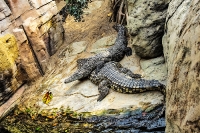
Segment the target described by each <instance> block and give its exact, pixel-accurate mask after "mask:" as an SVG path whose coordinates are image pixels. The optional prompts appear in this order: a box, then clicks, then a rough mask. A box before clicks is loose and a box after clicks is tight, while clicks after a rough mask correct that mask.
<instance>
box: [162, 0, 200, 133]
mask: <svg viewBox="0 0 200 133" xmlns="http://www.w3.org/2000/svg"><path fill="white" fill-rule="evenodd" d="M199 8H200V1H199V0H178V1H177V0H172V1H171V2H170V4H169V9H168V15H167V19H166V27H165V28H166V29H165V31H166V32H165V34H164V37H163V48H164V55H165V59H166V63H167V68H168V80H167V97H166V101H167V108H166V118H167V119H166V122H167V123H166V124H167V127H166V132H173V133H198V132H200V111H199V110H200V102H199V101H200V91H199V90H200V88H199V87H200V45H199V42H200V25H199V21H200V18H199V15H200V11H199Z"/></svg>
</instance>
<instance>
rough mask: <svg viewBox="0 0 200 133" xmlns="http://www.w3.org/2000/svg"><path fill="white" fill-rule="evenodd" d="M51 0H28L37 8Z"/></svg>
mask: <svg viewBox="0 0 200 133" xmlns="http://www.w3.org/2000/svg"><path fill="white" fill-rule="evenodd" d="M51 1H52V0H29V3H30V5H31V6H33V7H34V8H39V7H41V6H43V5H46V4H47V3H49V2H51Z"/></svg>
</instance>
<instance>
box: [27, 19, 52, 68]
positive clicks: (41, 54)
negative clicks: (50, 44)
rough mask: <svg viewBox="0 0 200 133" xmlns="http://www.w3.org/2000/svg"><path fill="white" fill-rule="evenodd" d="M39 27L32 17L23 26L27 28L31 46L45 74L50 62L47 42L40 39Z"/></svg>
mask: <svg viewBox="0 0 200 133" xmlns="http://www.w3.org/2000/svg"><path fill="white" fill-rule="evenodd" d="M38 25H39V24H38V22H37V21H33V19H32V18H31V17H30V18H28V19H26V21H25V22H24V23H23V26H24V28H25V31H26V34H27V35H28V38H29V41H30V44H31V46H32V48H33V51H34V53H35V55H36V58H37V60H38V62H39V65H41V68H42V70H41V71H43V72H45V70H46V65H47V62H48V60H49V54H48V51H47V48H46V45H45V42H44V41H43V39H42V38H40V36H41V34H40V31H39V29H38Z"/></svg>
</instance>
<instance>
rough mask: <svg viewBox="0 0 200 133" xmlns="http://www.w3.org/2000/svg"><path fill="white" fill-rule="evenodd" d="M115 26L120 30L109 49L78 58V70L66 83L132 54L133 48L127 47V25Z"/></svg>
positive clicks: (86, 75)
mask: <svg viewBox="0 0 200 133" xmlns="http://www.w3.org/2000/svg"><path fill="white" fill-rule="evenodd" d="M113 28H114V29H115V30H116V31H118V35H117V39H116V41H115V44H114V45H113V46H112V47H110V48H108V49H107V50H105V51H103V52H101V53H98V54H96V55H94V56H92V57H90V58H85V59H79V60H77V65H78V70H77V71H76V72H75V73H74V74H73V75H71V76H70V77H69V78H67V79H66V80H65V81H64V83H69V82H72V81H75V80H79V79H83V78H85V77H88V76H89V75H90V73H91V72H92V71H93V70H94V69H96V71H98V70H100V69H101V67H102V66H103V64H104V63H106V62H108V61H117V62H118V61H121V60H122V59H123V58H124V56H125V55H126V56H130V55H132V50H131V48H130V47H127V44H128V42H127V39H126V32H127V29H126V27H124V26H123V25H115V26H114V27H113Z"/></svg>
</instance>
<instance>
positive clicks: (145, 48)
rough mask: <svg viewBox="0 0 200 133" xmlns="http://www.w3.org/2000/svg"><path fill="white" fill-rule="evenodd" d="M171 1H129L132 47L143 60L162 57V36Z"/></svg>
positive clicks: (129, 25)
mask: <svg viewBox="0 0 200 133" xmlns="http://www.w3.org/2000/svg"><path fill="white" fill-rule="evenodd" d="M169 1H170V0H148V1H147V0H140V1H135V0H134V1H132V0H128V13H129V16H128V30H129V33H130V35H131V38H130V40H131V45H132V46H133V47H134V49H135V52H136V54H137V55H139V56H140V57H142V58H153V57H158V56H160V55H162V36H163V32H164V23H165V18H166V12H167V7H168V3H169Z"/></svg>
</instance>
